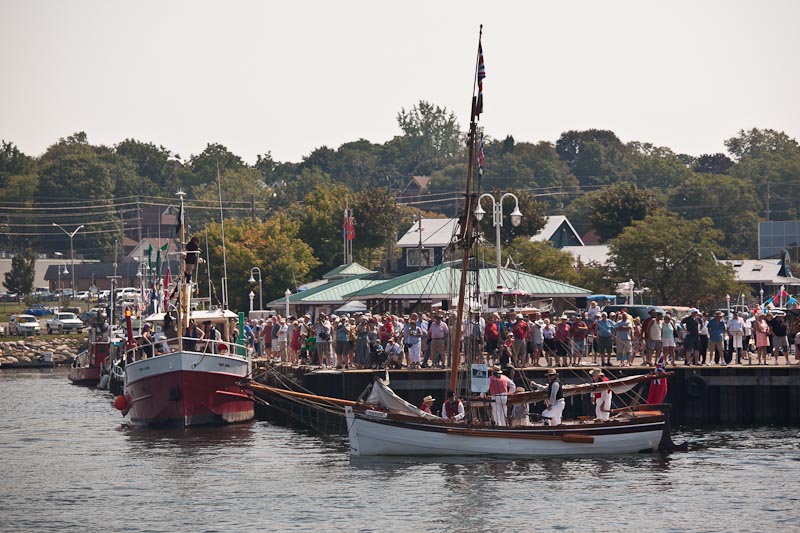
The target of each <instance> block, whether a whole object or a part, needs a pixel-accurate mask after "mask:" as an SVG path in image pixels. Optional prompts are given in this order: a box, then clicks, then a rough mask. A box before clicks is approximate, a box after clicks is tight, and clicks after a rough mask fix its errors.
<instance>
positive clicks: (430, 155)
mask: <svg viewBox="0 0 800 533" xmlns="http://www.w3.org/2000/svg"><path fill="white" fill-rule="evenodd" d="M397 124H398V126H400V129H401V130H403V137H404V140H405V141H406V143H405V145H404V146H403V153H402V156H403V157H404V158H406V159H407V161H408V162H409V163H410V165H409V168H413V171H412V172H413V173H416V174H429V173H430V172H431V171H432V170H434V169H436V168H440V167H441V166H443V165H444V164H445V163H447V162H448V161H449V160H450V159H452V158H453V157H454V156H456V155H457V154H459V153H460V151H461V147H462V146H463V143H462V135H461V128H460V126H459V125H458V120H456V116H455V114H454V113H453V112H452V111H449V112H448V111H447V109H446V108H443V107H439V106H435V105H433V104H431V103H428V102H426V101H424V100H421V101H420V102H419V103H418V104H417V105H415V106H414V107H412V108H411V109H410V110H408V111H406V110H405V108H403V109H401V110H400V112H399V113H398V114H397Z"/></svg>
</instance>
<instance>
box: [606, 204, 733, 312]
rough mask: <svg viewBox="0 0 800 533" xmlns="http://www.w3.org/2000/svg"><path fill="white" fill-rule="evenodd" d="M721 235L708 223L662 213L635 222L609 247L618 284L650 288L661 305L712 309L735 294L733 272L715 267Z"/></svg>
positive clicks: (723, 267)
mask: <svg viewBox="0 0 800 533" xmlns="http://www.w3.org/2000/svg"><path fill="white" fill-rule="evenodd" d="M721 240H722V233H721V232H720V231H719V230H717V229H715V228H714V227H713V224H712V222H711V220H709V219H707V218H704V219H700V220H683V219H681V218H679V217H678V216H677V215H675V214H673V213H668V212H666V211H663V210H659V211H658V212H656V213H654V214H652V215H648V216H647V217H645V218H644V219H643V220H635V221H633V223H632V224H631V225H630V226H628V227H627V228H625V230H624V231H623V232H622V233H621V234H620V235H619V236H618V237H617V238H616V239H614V240H613V241H611V243H610V250H609V252H610V253H609V261H610V262H611V263H612V264H613V265H614V267H613V273H614V275H615V276H616V277H617V279H619V280H627V279H633V280H636V282H637V285H639V286H642V287H649V288H650V290H651V291H653V292H654V293H655V295H656V297H657V299H658V303H659V304H660V305H696V306H702V305H711V304H713V303H714V302H716V301H719V300H721V299H722V298H724V296H725V294H736V293H737V292H738V290H739V288H740V287H739V286H738V285H737V284H736V283H735V282H734V278H733V269H732V268H731V267H730V266H728V265H725V264H721V263H718V262H717V261H716V259H715V254H719V253H720V252H721V247H720V244H719V243H720V242H721Z"/></svg>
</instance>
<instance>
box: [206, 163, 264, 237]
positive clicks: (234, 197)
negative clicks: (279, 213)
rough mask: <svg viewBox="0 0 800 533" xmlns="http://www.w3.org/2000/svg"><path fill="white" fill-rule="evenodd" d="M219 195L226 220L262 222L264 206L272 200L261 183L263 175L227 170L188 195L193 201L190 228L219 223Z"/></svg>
mask: <svg viewBox="0 0 800 533" xmlns="http://www.w3.org/2000/svg"><path fill="white" fill-rule="evenodd" d="M220 193H221V195H222V204H223V207H224V213H225V217H226V218H229V217H230V218H237V217H242V218H253V216H255V217H256V218H258V219H264V218H265V217H266V206H267V205H268V202H269V201H270V200H271V191H270V189H268V188H267V186H266V185H265V184H264V182H263V176H262V174H261V173H260V172H258V171H257V170H254V169H252V168H249V167H241V168H235V169H231V170H226V171H225V173H224V174H222V175H220V178H219V182H218V181H217V179H216V178H215V179H214V181H213V182H211V183H205V184H202V185H195V186H194V187H192V189H191V190H190V196H191V197H192V198H194V199H195V200H196V202H195V203H194V206H193V207H192V217H191V221H192V225H193V226H194V227H196V228H201V227H203V226H205V225H206V224H207V223H208V222H210V221H212V220H215V221H219V202H220Z"/></svg>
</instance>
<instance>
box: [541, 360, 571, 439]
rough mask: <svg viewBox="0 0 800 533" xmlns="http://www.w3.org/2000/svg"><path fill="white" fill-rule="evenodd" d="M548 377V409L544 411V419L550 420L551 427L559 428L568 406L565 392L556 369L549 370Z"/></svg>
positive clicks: (545, 401)
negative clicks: (562, 415)
mask: <svg viewBox="0 0 800 533" xmlns="http://www.w3.org/2000/svg"><path fill="white" fill-rule="evenodd" d="M546 375H547V380H548V383H547V398H546V399H545V400H544V405H545V407H546V409H545V410H544V411H542V418H544V419H546V420H549V421H550V425H551V426H558V425H560V424H561V414H562V413H563V412H564V406H565V405H566V402H565V401H564V391H563V387H562V386H561V381H560V380H559V379H558V372H556V369H555V368H548V369H547V374H546Z"/></svg>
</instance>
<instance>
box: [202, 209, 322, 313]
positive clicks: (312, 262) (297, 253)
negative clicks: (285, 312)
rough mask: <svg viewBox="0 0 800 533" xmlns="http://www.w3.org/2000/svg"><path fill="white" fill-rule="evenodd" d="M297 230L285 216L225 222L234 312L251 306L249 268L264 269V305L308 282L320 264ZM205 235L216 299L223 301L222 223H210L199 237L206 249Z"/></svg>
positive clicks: (230, 290)
mask: <svg viewBox="0 0 800 533" xmlns="http://www.w3.org/2000/svg"><path fill="white" fill-rule="evenodd" d="M298 230H299V227H298V224H297V223H295V222H292V221H291V220H290V219H289V218H288V217H287V216H286V215H285V214H283V213H279V214H277V215H275V216H274V217H272V218H270V219H268V220H267V221H265V222H259V221H257V222H251V221H249V220H234V221H226V222H225V250H226V254H225V255H226V260H227V269H228V287H229V293H228V297H229V300H230V302H229V305H230V308H231V309H246V308H247V307H248V304H249V300H248V297H247V295H248V293H249V292H250V290H251V288H252V287H250V286H249V285H247V284H246V283H245V282H244V280H246V279H247V278H249V277H250V269H251V268H252V267H254V266H257V267H259V268H260V269H261V275H262V280H263V284H262V288H263V291H264V298H263V299H264V302H268V301H270V300H273V299H276V298H279V297H281V296H283V293H284V291H285V290H286V289H287V288H296V286H297V284H298V283H303V282H305V281H307V280H308V275H309V272H311V270H313V269H314V268H315V267H316V266H317V264H318V261H317V260H316V259H315V258H314V255H313V250H312V249H311V247H310V246H309V245H308V244H306V243H305V242H303V241H302V240H301V239H300V238H299V237H298ZM206 235H207V236H208V243H209V244H208V248H209V249H208V252H209V257H210V265H209V270H210V271H211V278H212V280H213V284H214V286H215V287H216V289H215V292H216V294H217V298H221V294H222V291H221V289H220V280H221V279H222V276H223V270H222V264H223V261H222V252H223V250H222V237H221V235H222V232H221V226H220V224H218V223H216V222H214V223H211V224H209V225H208V227H207V228H206V230H205V231H204V232H203V233H202V234H201V235H200V242H201V243H202V245H203V246H205V242H206V241H205V238H206ZM201 287H202V284H201Z"/></svg>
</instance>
